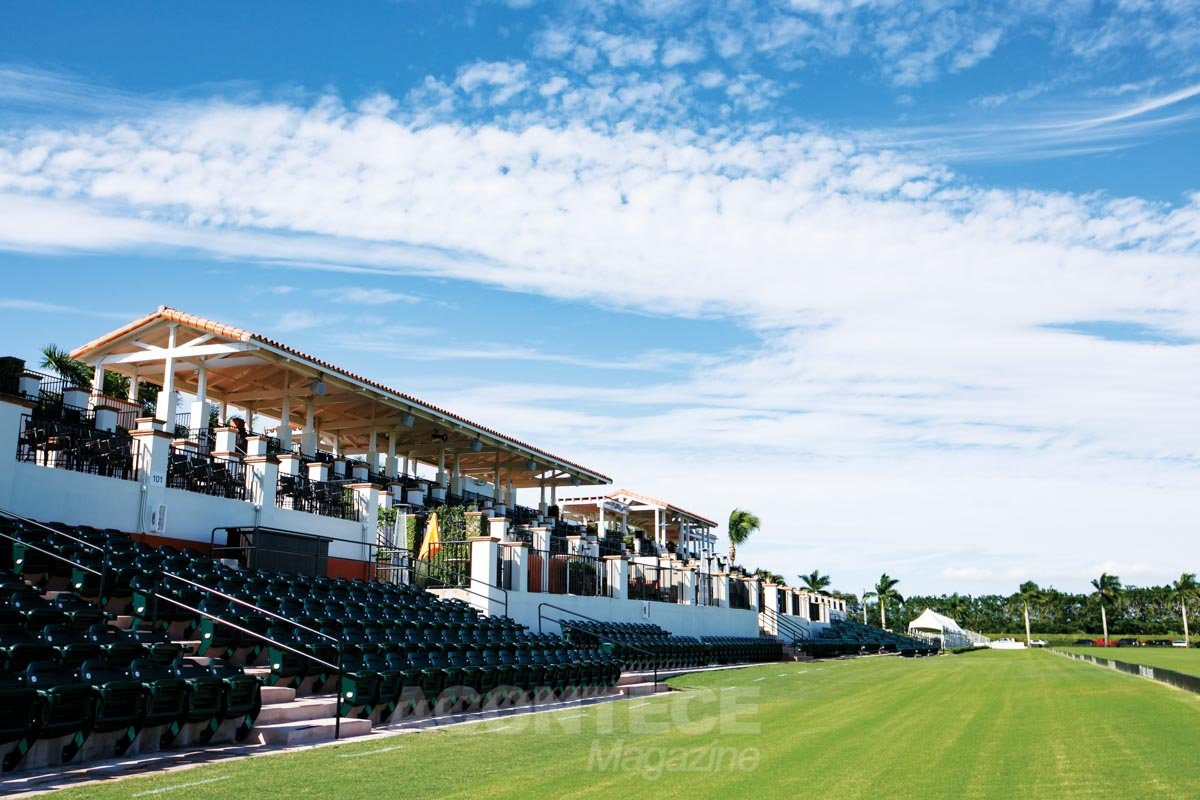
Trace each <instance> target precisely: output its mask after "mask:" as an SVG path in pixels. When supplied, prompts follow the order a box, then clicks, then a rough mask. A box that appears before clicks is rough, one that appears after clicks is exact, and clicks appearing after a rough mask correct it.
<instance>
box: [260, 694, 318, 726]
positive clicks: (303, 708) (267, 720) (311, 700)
mask: <svg viewBox="0 0 1200 800" xmlns="http://www.w3.org/2000/svg"><path fill="white" fill-rule="evenodd" d="M336 705H337V701H336V700H334V699H333V698H332V697H306V698H304V699H302V700H293V701H292V702H290V703H275V704H273V705H269V706H267V705H264V706H263V707H262V710H261V711H260V712H258V719H257V720H255V723H254V724H255V726H256V727H257V726H258V725H274V724H277V723H281V722H305V721H309V720H316V719H332V718H333V710H334V708H335V707H336Z"/></svg>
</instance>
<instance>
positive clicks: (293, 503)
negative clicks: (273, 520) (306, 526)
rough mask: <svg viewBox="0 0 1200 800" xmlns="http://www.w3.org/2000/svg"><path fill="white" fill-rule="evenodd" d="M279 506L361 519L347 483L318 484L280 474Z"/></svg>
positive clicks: (312, 512)
mask: <svg viewBox="0 0 1200 800" xmlns="http://www.w3.org/2000/svg"><path fill="white" fill-rule="evenodd" d="M275 505H277V506H278V507H280V508H290V509H292V510H293V511H304V512H307V513H309V514H318V515H320V516H322V517H334V518H336V519H346V520H354V521H357V520H358V511H357V510H356V508H355V503H354V493H353V492H352V491H351V490H349V489H347V488H346V486H345V482H344V481H314V480H311V479H310V478H308V476H306V475H282V474H281V475H280V476H279V483H278V484H277V486H276V490H275Z"/></svg>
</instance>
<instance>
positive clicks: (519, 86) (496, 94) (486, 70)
mask: <svg viewBox="0 0 1200 800" xmlns="http://www.w3.org/2000/svg"><path fill="white" fill-rule="evenodd" d="M526 72H528V69H527V67H526V66H525V65H524V64H522V63H520V62H515V61H476V62H474V63H472V64H469V65H467V66H465V67H463V68H461V69H460V70H459V71H458V77H457V78H456V79H455V81H454V85H455V86H457V87H458V88H459V89H461V90H463V91H464V92H466V93H467V94H472V93H475V92H477V91H479V90H480V89H488V90H490V93H489V95H488V102H489V103H490V104H492V105H500V104H503V103H507V102H508V101H509V100H511V99H512V98H513V97H514V96H516V95H517V94H520V93H521V92H523V91H525V90H526V89H528V88H529V81H528V79H527V78H526Z"/></svg>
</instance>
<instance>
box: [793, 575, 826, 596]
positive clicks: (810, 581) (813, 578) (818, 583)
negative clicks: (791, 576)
mask: <svg viewBox="0 0 1200 800" xmlns="http://www.w3.org/2000/svg"><path fill="white" fill-rule="evenodd" d="M796 577H798V578H799V579H800V582H801V583H803V584H804V588H805V589H808V590H809V591H810V592H812V593H813V594H829V591H828V589H829V584H831V583H833V579H832V578H830V577H829V576H828V575H822V574H821V571H820V570H819V569H814V570H813V571H812V572H810V573H809V574H807V575H797V576H796Z"/></svg>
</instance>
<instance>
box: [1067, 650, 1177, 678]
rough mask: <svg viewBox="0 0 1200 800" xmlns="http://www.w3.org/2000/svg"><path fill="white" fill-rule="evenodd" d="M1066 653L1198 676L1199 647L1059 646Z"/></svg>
mask: <svg viewBox="0 0 1200 800" xmlns="http://www.w3.org/2000/svg"><path fill="white" fill-rule="evenodd" d="M1059 649H1060V650H1065V651H1066V652H1068V653H1083V654H1084V655H1089V656H1095V657H1096V658H1111V659H1112V660H1113V661H1124V662H1125V663H1126V664H1145V665H1147V666H1150V667H1162V668H1163V669H1173V670H1175V671H1176V672H1182V673H1184V674H1186V675H1197V676H1200V648H1186V649H1185V648H1182V647H1061V648H1059Z"/></svg>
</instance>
